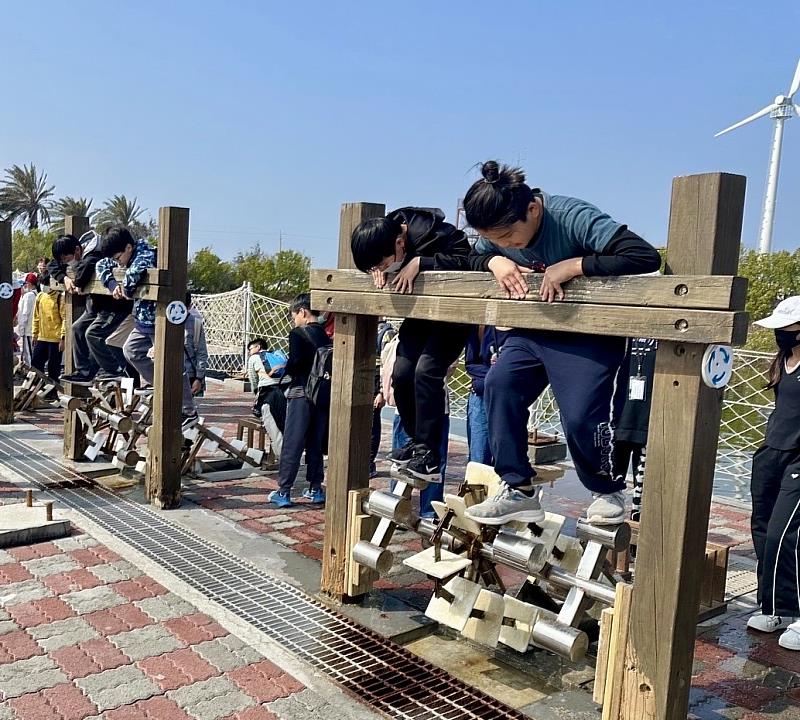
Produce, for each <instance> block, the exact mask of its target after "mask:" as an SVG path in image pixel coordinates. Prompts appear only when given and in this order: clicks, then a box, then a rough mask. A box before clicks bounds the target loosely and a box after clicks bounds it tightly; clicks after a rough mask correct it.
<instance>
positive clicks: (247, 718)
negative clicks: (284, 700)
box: [220, 705, 278, 720]
mask: <svg viewBox="0 0 800 720" xmlns="http://www.w3.org/2000/svg"><path fill="white" fill-rule="evenodd" d="M220 720H278V716H277V715H276V714H275V713H271V712H270V711H269V710H267V709H266V708H265V707H263V706H261V705H256V706H254V707H249V708H247V709H246V710H242V711H241V712H238V713H235V714H233V715H226V716H225V717H224V718H220Z"/></svg>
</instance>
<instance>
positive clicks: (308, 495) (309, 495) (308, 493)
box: [303, 488, 325, 504]
mask: <svg viewBox="0 0 800 720" xmlns="http://www.w3.org/2000/svg"><path fill="white" fill-rule="evenodd" d="M303 497H304V498H305V499H306V500H311V502H312V503H319V504H324V503H325V491H324V490H323V489H322V488H317V489H316V490H312V489H311V488H307V489H306V490H303Z"/></svg>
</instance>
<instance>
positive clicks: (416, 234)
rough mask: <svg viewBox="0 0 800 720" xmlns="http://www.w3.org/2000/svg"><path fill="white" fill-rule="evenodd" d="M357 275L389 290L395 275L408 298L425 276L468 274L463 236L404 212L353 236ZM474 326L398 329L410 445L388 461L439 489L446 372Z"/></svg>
mask: <svg viewBox="0 0 800 720" xmlns="http://www.w3.org/2000/svg"><path fill="white" fill-rule="evenodd" d="M351 248H352V251H353V259H354V261H355V264H356V267H357V268H358V269H359V270H361V271H362V272H366V273H370V274H371V275H372V278H373V280H374V281H375V285H376V286H377V287H379V288H383V287H385V286H386V284H387V279H388V274H389V272H393V271H395V270H396V271H397V274H396V276H395V277H394V279H393V280H392V282H391V288H392V290H394V291H395V292H399V293H410V292H412V291H413V288H414V280H415V279H416V277H417V275H418V274H419V273H420V272H421V271H423V270H465V269H468V267H469V265H468V260H467V258H468V256H469V252H470V247H469V243H468V242H467V238H466V236H465V235H464V233H463V232H462V231H461V230H458V229H457V228H455V227H454V226H453V225H451V224H450V223H447V222H445V221H444V213H443V212H442V211H441V210H439V209H438V208H416V207H406V208H400V209H399V210H395V211H394V212H391V213H389V214H388V215H387V216H386V217H382V218H371V219H369V220H365V221H364V222H362V223H361V224H360V225H359V226H358V227H357V228H356V229H355V230H354V231H353V236H352V239H351ZM468 335H469V326H467V325H460V324H455V323H440V322H431V321H429V320H417V319H406V320H404V321H403V324H402V325H401V326H400V330H399V336H400V341H399V345H398V347H397V360H396V361H395V366H394V372H393V375H392V384H393V387H394V397H395V401H396V402H397V410H398V412H399V413H400V418H401V420H402V422H403V427H404V428H405V431H406V433H407V434H408V436H409V438H410V440H409V441H408V443H406V444H405V445H404V446H403V447H401V448H399V449H397V450H394V451H392V453H391V454H390V456H389V457H390V459H391V460H392V461H393V462H394V463H395V464H396V465H398V466H400V467H401V468H403V467H404V468H405V471H406V472H408V473H410V474H411V475H414V476H415V477H418V478H421V479H423V480H427V481H428V482H440V481H441V480H440V471H441V458H440V457H439V450H438V448H439V445H440V441H441V436H442V424H443V422H444V408H445V401H444V400H445V398H444V393H445V387H444V378H445V375H446V374H447V370H448V368H449V367H450V365H452V363H453V362H454V361H455V360H456V358H457V357H458V356H459V354H460V353H461V350H462V348H463V347H464V343H465V342H466V340H467V336H468Z"/></svg>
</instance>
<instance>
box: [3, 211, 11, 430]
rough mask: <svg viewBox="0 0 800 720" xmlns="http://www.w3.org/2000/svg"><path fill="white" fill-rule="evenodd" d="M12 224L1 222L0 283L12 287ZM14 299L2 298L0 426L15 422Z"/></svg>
mask: <svg viewBox="0 0 800 720" xmlns="http://www.w3.org/2000/svg"><path fill="white" fill-rule="evenodd" d="M11 262H12V259H11V223H10V222H0V283H8V284H9V285H12V282H11V280H12V276H11V273H12V267H11ZM11 303H12V298H11V297H9V298H7V299H5V300H4V299H2V298H0V425H4V424H6V423H12V422H14V349H13V348H12V346H11V334H12V333H13V332H14V328H13V322H12V317H11Z"/></svg>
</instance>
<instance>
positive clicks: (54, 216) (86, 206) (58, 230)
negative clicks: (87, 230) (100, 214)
mask: <svg viewBox="0 0 800 720" xmlns="http://www.w3.org/2000/svg"><path fill="white" fill-rule="evenodd" d="M91 207H92V200H91V198H89V199H87V198H84V197H79V198H74V197H72V196H71V195H67V196H66V197H63V198H60V199H58V200H56V201H55V202H54V203H53V209H52V213H51V215H50V230H52V231H53V232H54V233H55V234H56V235H63V234H64V218H65V217H67V216H68V215H76V216H79V217H87V218H89V223H90V224H91V221H92V215H95V214H96V213H97V211H96V210H95V211H94V212H92V210H91V209H90V208H91Z"/></svg>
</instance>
